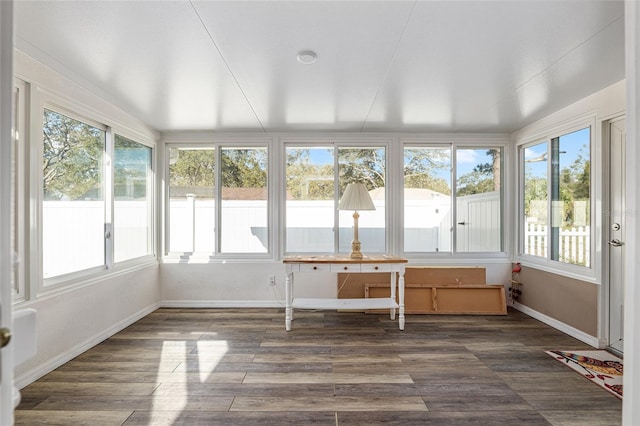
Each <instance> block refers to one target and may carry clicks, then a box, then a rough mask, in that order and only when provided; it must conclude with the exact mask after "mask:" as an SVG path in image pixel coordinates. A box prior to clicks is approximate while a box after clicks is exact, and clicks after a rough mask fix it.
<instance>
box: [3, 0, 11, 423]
mask: <svg viewBox="0 0 640 426" xmlns="http://www.w3.org/2000/svg"><path fill="white" fill-rule="evenodd" d="M13 13H14V8H13V0H2V1H0V327H6V328H8V329H9V330H11V327H12V318H13V316H12V296H11V270H12V267H13V265H12V263H13V262H12V247H11V207H10V206H11V196H12V195H11V192H12V191H11V188H12V182H11V159H12V155H11V151H12V145H13V143H12V127H13V34H14V33H13V22H14V19H13ZM0 395H1V396H0V424H3V425H11V424H13V346H12V344H11V342H9V344H8V345H7V346H5V347H4V348H2V349H0Z"/></svg>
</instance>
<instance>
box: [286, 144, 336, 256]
mask: <svg viewBox="0 0 640 426" xmlns="http://www.w3.org/2000/svg"><path fill="white" fill-rule="evenodd" d="M333 152H334V149H333V148H324V147H313V148H293V147H292V148H287V150H286V155H287V170H286V179H287V182H286V185H287V196H286V206H287V211H286V215H287V216H286V249H285V251H286V252H288V253H305V252H307V253H333V252H334V237H333V228H334V220H335V209H336V205H335V197H334V168H333V161H334V159H333V158H334V157H333Z"/></svg>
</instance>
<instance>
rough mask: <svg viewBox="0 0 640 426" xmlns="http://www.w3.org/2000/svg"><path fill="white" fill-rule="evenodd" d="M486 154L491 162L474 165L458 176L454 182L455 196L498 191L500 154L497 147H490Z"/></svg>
mask: <svg viewBox="0 0 640 426" xmlns="http://www.w3.org/2000/svg"><path fill="white" fill-rule="evenodd" d="M487 155H488V156H490V157H491V162H489V163H481V164H478V165H476V166H475V167H474V168H473V170H472V171H471V172H469V173H466V174H464V175H462V176H460V177H459V178H458V181H457V183H456V194H457V196H459V197H461V196H465V195H473V194H482V193H485V192H492V191H499V190H500V180H501V167H500V165H501V161H502V159H501V155H500V150H499V149H490V150H488V151H487Z"/></svg>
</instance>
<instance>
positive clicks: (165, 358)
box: [151, 340, 189, 424]
mask: <svg viewBox="0 0 640 426" xmlns="http://www.w3.org/2000/svg"><path fill="white" fill-rule="evenodd" d="M187 351H188V349H187V342H185V341H176V340H169V341H164V342H162V353H161V354H160V362H159V364H158V365H159V366H162V365H166V364H170V363H173V364H175V365H176V366H177V367H176V369H175V370H174V372H173V374H182V375H183V377H181V378H180V379H181V380H177V379H176V380H174V382H175V386H176V387H175V389H176V391H175V392H174V395H172V397H171V408H170V409H169V407H167V406H166V403H167V398H166V396H164V395H162V394H157V393H154V394H153V398H152V400H151V411H152V413H158V412H165V413H166V415H167V416H173V418H171V419H168V418H166V419H165V420H166V421H167V422H169V423H168V424H170V423H173V421H175V420H177V417H178V416H179V415H180V413H181V412H182V410H184V409H185V408H186V406H187V401H188V400H189V395H188V392H187V380H188V378H187V369H186V368H184V369H182V370H179V368H178V367H180V366H181V365H184V364H185V363H186V362H187ZM161 371H162V368H159V369H158V380H157V384H158V385H161V384H162V378H161V376H162V375H163V373H162V372H161ZM168 409H169V410H170V411H168Z"/></svg>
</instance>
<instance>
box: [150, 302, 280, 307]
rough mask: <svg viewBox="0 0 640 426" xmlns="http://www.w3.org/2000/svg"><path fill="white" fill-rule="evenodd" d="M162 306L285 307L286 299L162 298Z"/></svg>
mask: <svg viewBox="0 0 640 426" xmlns="http://www.w3.org/2000/svg"><path fill="white" fill-rule="evenodd" d="M160 307H161V308H284V300H162V301H160Z"/></svg>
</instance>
